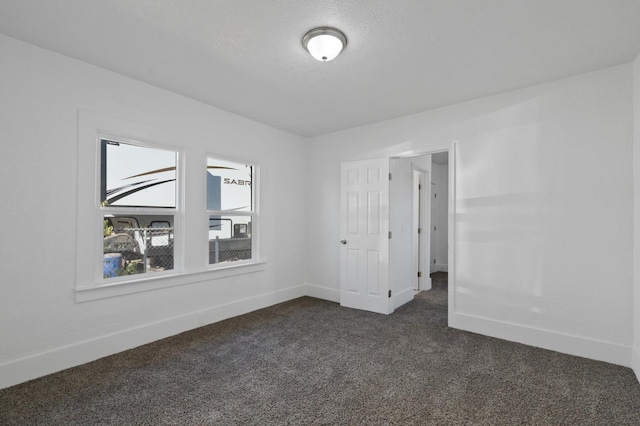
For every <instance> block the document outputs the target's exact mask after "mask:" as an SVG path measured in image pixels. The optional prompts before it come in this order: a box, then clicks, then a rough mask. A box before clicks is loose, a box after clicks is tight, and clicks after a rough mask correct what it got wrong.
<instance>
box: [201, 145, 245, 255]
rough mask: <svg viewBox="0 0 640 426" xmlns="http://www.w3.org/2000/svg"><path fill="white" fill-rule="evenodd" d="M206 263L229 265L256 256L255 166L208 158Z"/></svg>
mask: <svg viewBox="0 0 640 426" xmlns="http://www.w3.org/2000/svg"><path fill="white" fill-rule="evenodd" d="M206 175H207V182H206V188H207V194H206V198H207V200H206V201H207V216H208V221H209V229H208V240H209V264H210V265H228V264H231V263H233V262H242V261H248V260H252V259H254V258H255V249H254V239H253V238H252V234H253V230H254V228H255V222H256V220H255V219H256V214H255V207H254V206H255V167H254V166H253V165H250V164H244V163H238V162H233V161H228V160H222V159H219V158H213V157H209V158H208V159H207V173H206Z"/></svg>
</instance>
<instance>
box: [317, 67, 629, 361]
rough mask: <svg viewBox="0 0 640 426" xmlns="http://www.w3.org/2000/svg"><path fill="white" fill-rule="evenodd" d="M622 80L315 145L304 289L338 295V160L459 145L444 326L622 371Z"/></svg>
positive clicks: (525, 96)
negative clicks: (619, 366) (615, 365)
mask: <svg viewBox="0 0 640 426" xmlns="http://www.w3.org/2000/svg"><path fill="white" fill-rule="evenodd" d="M631 77H632V74H631V67H630V66H629V65H625V66H619V67H615V68H610V69H606V70H602V71H598V72H593V73H589V74H584V75H579V76H575V77H572V78H568V79H564V80H560V81H556V82H552V83H549V84H544V85H540V86H536V87H531V88H527V89H523V90H518V91H514V92H510V93H505V94H500V95H496V96H492V97H488V98H483V99H479V100H475V101H472V102H467V103H463V104H458V105H454V106H451V107H447V108H442V109H438V110H433V111H428V112H424V113H420V114H416V115H411V116H407V117H402V118H399V119H396V120H391V121H387V122H382V123H377V124H373V125H370V126H364V127H360V128H355V129H351V130H347V131H343V132H339V133H335V134H331V135H326V136H322V137H317V138H315V139H313V140H312V145H311V152H310V155H311V158H313V161H312V162H311V163H310V167H309V191H310V193H313V194H314V197H312V198H311V199H310V200H309V219H310V223H312V224H314V226H313V227H312V228H310V231H309V247H308V253H309V258H310V259H313V262H312V263H310V265H309V269H308V277H307V278H308V282H309V283H310V284H312V285H314V286H317V287H318V288H324V289H326V293H329V292H330V291H331V289H336V288H338V286H339V268H338V265H339V258H338V248H337V246H336V241H338V240H339V230H338V227H336V226H335V223H339V217H338V214H339V213H338V209H337V208H336V206H338V205H339V170H340V169H339V164H340V162H342V161H348V160H358V159H367V158H377V157H383V156H399V155H404V154H408V153H417V152H426V151H431V150H436V149H441V148H442V147H443V146H445V147H446V146H448V144H449V143H450V142H451V141H458V142H457V156H456V157H457V158H451V157H450V159H449V160H450V166H451V162H454V161H455V163H456V164H455V167H456V169H455V170H456V185H455V191H456V198H455V205H456V211H455V246H456V258H455V266H454V268H455V271H453V272H454V274H453V278H454V279H455V283H454V285H453V287H452V286H450V288H449V290H450V294H451V301H452V304H450V306H449V309H450V324H451V325H452V326H455V327H458V328H463V329H468V330H472V331H477V332H480V333H484V334H488V335H494V336H497V337H501V338H505V339H510V340H515V341H521V342H523V343H528V344H532V345H535V346H540V347H546V348H550V349H554V350H558V351H562V352H566V353H573V354H577V355H582V356H586V357H591V358H595V359H602V360H606V361H609V362H613V363H618V364H622V365H630V363H631V350H630V348H631V344H632V301H631V300H632V299H631V297H632V274H633V265H632V249H633V235H632V232H631V230H632V229H633V228H632V226H633V216H632V211H633V199H632V196H631V194H632V192H633V169H632V166H633V164H632V158H631V155H632V138H633V135H632V96H631V88H632V86H631V82H632V78H631ZM451 278H452V274H451V271H450V280H451Z"/></svg>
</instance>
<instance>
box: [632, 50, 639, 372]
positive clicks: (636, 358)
mask: <svg viewBox="0 0 640 426" xmlns="http://www.w3.org/2000/svg"><path fill="white" fill-rule="evenodd" d="M633 123H634V124H633V172H634V192H633V194H634V196H633V200H634V209H633V212H634V216H633V217H634V220H633V222H634V233H633V235H634V249H633V253H634V255H633V258H634V260H635V262H634V264H633V265H634V280H633V292H634V294H633V325H634V339H633V342H634V344H633V369H634V371H635V372H636V376H637V377H638V380H640V55H638V57H637V58H636V60H635V61H634V62H633Z"/></svg>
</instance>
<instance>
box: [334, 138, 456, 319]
mask: <svg viewBox="0 0 640 426" xmlns="http://www.w3.org/2000/svg"><path fill="white" fill-rule="evenodd" d="M454 150H455V142H454V143H452V144H451V145H450V146H449V147H443V148H442V149H441V152H444V154H445V155H446V156H447V158H448V153H454V152H455V151H454ZM438 153H439V152H430V153H425V154H417V155H413V156H403V157H391V158H390V157H386V158H379V159H373V160H361V161H353V162H347V163H342V171H341V176H342V177H341V195H340V199H341V202H340V205H341V226H340V228H341V240H340V241H339V242H340V265H341V266H340V303H341V305H343V306H346V307H351V308H356V309H364V310H368V311H372V312H379V313H384V314H390V313H392V312H393V311H394V310H395V309H397V308H398V307H400V306H402V305H404V304H405V303H407V302H409V301H411V300H413V299H414V297H415V295H416V291H415V290H414V289H415V288H417V289H418V290H419V291H424V290H428V289H429V288H431V287H432V286H431V284H432V282H431V281H432V280H431V277H430V272H431V264H432V263H433V264H435V265H438V264H439V265H446V268H447V270H448V269H449V268H451V269H452V270H453V269H454V268H453V265H452V262H453V260H454V259H455V256H454V255H453V241H454V238H453V235H452V234H453V232H447V233H444V232H443V231H444V229H447V228H448V229H449V230H451V231H452V230H454V229H455V227H454V226H453V224H452V223H450V220H449V218H450V217H452V216H453V211H455V206H454V203H453V202H449V201H448V200H447V198H449V197H448V194H446V195H447V196H446V197H445V196H444V195H442V194H443V189H440V190H439V192H438V193H437V195H436V196H435V197H434V198H436V199H438V201H440V203H439V204H441V205H443V206H444V208H445V213H444V214H443V216H444V220H445V221H444V223H445V224H444V225H437V224H436V225H435V232H438V231H440V232H439V234H438V235H439V236H440V239H442V238H444V239H445V241H446V243H445V246H444V251H445V255H444V259H446V260H442V261H441V263H438V261H439V260H438V259H439V257H436V258H435V262H433V260H432V259H433V258H432V256H431V240H432V223H431V204H432V203H431V196H432V186H434V185H431V184H432V183H435V182H433V178H432V176H433V173H432V168H434V165H433V157H434V156H436V154H438ZM452 157H453V158H455V154H453V155H452ZM437 158H438V157H437V156H436V159H437ZM437 161H441V160H437ZM437 166H442V164H437ZM451 166H452V167H447V168H446V169H444V175H445V177H447V176H449V178H450V179H451V182H452V183H451V185H449V182H447V185H446V186H447V187H448V188H451V189H454V188H455V184H453V179H455V169H454V166H455V162H452V164H451ZM440 169H442V168H441V167H440ZM414 171H416V172H417V173H415V175H414ZM441 171H443V170H441ZM447 173H448V174H447ZM387 175H388V178H387ZM414 179H415V180H417V182H418V183H419V185H421V186H420V188H421V191H422V192H418V193H416V192H415V191H414V190H413V188H414V184H413V182H414ZM441 188H444V186H441ZM447 191H450V192H451V193H452V194H453V192H454V191H452V190H447ZM447 191H444V192H447ZM414 198H415V201H414ZM450 198H451V200H455V197H450ZM414 207H416V208H417V209H418V212H417V213H414V210H415V209H414ZM414 217H415V219H414ZM421 239H422V241H421ZM433 239H434V240H436V241H437V240H438V238H436V236H435V235H434V238H433ZM420 243H422V244H420ZM437 249H438V250H442V247H441V246H437ZM414 265H415V266H414ZM414 268H415V269H414ZM418 273H420V274H418ZM419 275H421V276H419ZM416 278H417V280H416ZM451 278H452V277H451ZM449 282H450V285H452V288H453V286H455V284H454V283H453V280H452V279H449ZM454 293H455V292H453V291H452V292H448V299H449V300H450V306H453V302H454V301H453V300H452V297H451V296H452V294H454ZM444 296H445V298H447V294H445V295H444Z"/></svg>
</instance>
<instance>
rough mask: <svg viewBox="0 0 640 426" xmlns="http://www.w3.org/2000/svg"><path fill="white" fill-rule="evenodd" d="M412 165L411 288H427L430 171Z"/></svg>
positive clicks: (428, 278)
mask: <svg viewBox="0 0 640 426" xmlns="http://www.w3.org/2000/svg"><path fill="white" fill-rule="evenodd" d="M412 165H413V180H412V184H411V186H412V192H413V194H412V200H411V204H412V219H411V220H412V226H411V228H412V230H411V232H412V239H411V259H412V262H411V267H412V273H411V275H412V276H413V290H414V291H420V290H428V289H430V288H431V278H430V274H429V273H428V269H429V263H430V262H429V259H430V257H431V256H430V250H431V245H430V244H429V239H427V238H425V235H428V233H429V232H428V231H429V221H430V219H429V217H430V210H429V204H430V203H429V190H428V189H429V188H428V185H429V183H430V182H431V179H430V178H429V176H430V173H429V172H428V171H426V170H423V169H422V168H420V167H418V166H416V164H415V163H413V164H412Z"/></svg>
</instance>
